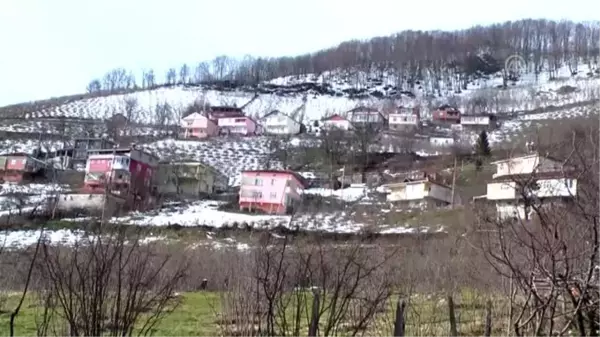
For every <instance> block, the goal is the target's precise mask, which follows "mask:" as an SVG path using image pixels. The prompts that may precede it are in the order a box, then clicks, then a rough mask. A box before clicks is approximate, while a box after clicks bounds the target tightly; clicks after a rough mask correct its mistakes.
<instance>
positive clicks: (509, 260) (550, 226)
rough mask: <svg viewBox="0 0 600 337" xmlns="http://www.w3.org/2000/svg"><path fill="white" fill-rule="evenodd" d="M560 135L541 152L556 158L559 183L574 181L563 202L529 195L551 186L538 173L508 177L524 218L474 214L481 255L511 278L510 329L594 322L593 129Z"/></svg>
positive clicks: (588, 331) (582, 330)
mask: <svg viewBox="0 0 600 337" xmlns="http://www.w3.org/2000/svg"><path fill="white" fill-rule="evenodd" d="M560 139H563V140H564V141H562V142H560V143H556V142H554V143H553V144H551V145H550V146H548V149H552V152H551V153H549V154H551V155H553V156H554V157H557V158H561V160H562V166H561V168H560V176H559V177H557V178H559V179H565V180H564V184H570V182H571V181H572V179H576V181H577V182H576V184H577V185H576V194H575V193H573V194H571V195H569V196H566V198H567V199H568V201H558V202H557V201H556V200H552V201H549V200H548V199H545V198H540V197H538V194H537V193H536V191H538V190H540V189H546V190H548V189H549V188H551V187H547V186H545V183H544V181H543V177H538V173H534V174H531V175H528V176H526V177H522V178H521V177H519V178H514V179H513V180H514V181H513V182H514V184H515V186H517V194H518V196H519V198H520V200H521V203H522V205H523V207H524V208H525V211H524V213H525V216H518V217H517V218H516V219H514V220H510V219H509V220H506V219H498V218H496V217H495V216H493V215H489V214H482V215H481V216H480V220H479V222H478V231H479V234H478V235H477V237H478V239H479V240H480V241H479V243H480V246H481V248H482V249H483V251H484V254H485V256H486V258H487V259H488V261H489V263H490V264H491V265H492V266H493V267H494V269H495V270H496V271H497V273H498V274H499V275H501V276H503V277H506V278H508V279H510V280H511V281H512V282H514V285H515V295H516V296H514V295H513V294H511V298H510V299H511V306H512V308H513V310H512V312H514V315H513V316H512V317H510V319H511V325H512V330H513V332H514V334H516V335H523V334H536V335H548V336H552V335H555V334H559V335H562V334H565V333H566V332H567V331H569V330H576V331H577V333H578V334H580V335H582V336H585V335H595V334H596V333H597V331H598V329H599V326H600V322H599V321H598V319H597V317H598V313H599V312H598V306H599V303H600V302H599V298H600V294H599V291H598V287H597V283H598V278H597V277H598V276H597V275H595V273H597V272H596V270H597V269H598V266H599V265H600V262H599V261H600V259H599V257H598V249H599V248H600V243H599V239H598V220H599V219H598V217H599V216H598V214H599V213H600V210H599V208H598V202H599V200H598V188H599V184H598V176H599V171H598V164H599V159H598V141H599V139H598V129H597V126H595V127H592V128H590V127H588V128H586V129H572V130H568V131H567V132H566V133H565V134H564V136H563V137H561V138H560ZM539 146H540V147H541V148H546V147H545V146H543V145H539ZM542 151H543V150H542ZM542 173H543V172H542ZM540 174H541V173H540ZM558 181H561V180H558ZM563 187H564V186H563ZM567 187H568V186H567ZM556 188H560V187H556ZM567 190H568V189H567Z"/></svg>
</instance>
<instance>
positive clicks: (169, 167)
mask: <svg viewBox="0 0 600 337" xmlns="http://www.w3.org/2000/svg"><path fill="white" fill-rule="evenodd" d="M228 182H229V179H228V178H227V177H226V176H225V175H223V174H222V173H221V172H219V171H218V170H216V169H215V168H213V167H211V166H209V165H206V164H204V163H201V162H199V161H177V162H161V163H159V165H158V172H157V174H156V185H157V187H158V192H159V193H161V194H176V195H183V196H202V195H210V194H214V193H217V192H219V191H224V190H226V189H227V186H228Z"/></svg>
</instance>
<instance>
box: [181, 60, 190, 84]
mask: <svg viewBox="0 0 600 337" xmlns="http://www.w3.org/2000/svg"><path fill="white" fill-rule="evenodd" d="M189 81H190V68H189V67H188V65H187V64H185V63H184V64H183V65H182V66H181V68H180V69H179V83H181V84H186V83H189Z"/></svg>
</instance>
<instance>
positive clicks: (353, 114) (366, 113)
mask: <svg viewBox="0 0 600 337" xmlns="http://www.w3.org/2000/svg"><path fill="white" fill-rule="evenodd" d="M348 119H349V120H350V123H352V124H353V125H354V126H366V125H369V126H371V127H375V128H383V127H384V126H385V125H386V123H387V120H386V119H385V117H384V116H383V114H382V113H381V112H380V111H379V110H377V109H375V108H369V107H365V106H359V107H356V108H354V109H352V110H350V111H348Z"/></svg>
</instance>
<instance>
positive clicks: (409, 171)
mask: <svg viewBox="0 0 600 337" xmlns="http://www.w3.org/2000/svg"><path fill="white" fill-rule="evenodd" d="M251 102H252V100H250V101H249V102H247V103H245V104H243V105H241V107H237V106H236V105H232V106H211V105H209V104H208V102H205V101H204V102H203V101H198V100H196V101H194V102H193V103H192V104H191V105H190V106H189V107H187V108H186V109H185V112H184V113H182V114H181V118H180V120H179V122H178V123H177V124H175V125H171V126H169V127H168V129H164V128H163V127H162V126H161V125H150V124H144V125H143V126H141V125H140V124H138V123H135V122H133V123H132V122H131V121H130V120H129V119H128V118H127V117H126V115H131V113H128V112H127V110H128V109H131V108H135V106H134V105H135V104H134V103H132V101H131V100H129V101H126V106H125V111H124V112H123V113H116V114H114V115H113V116H112V117H111V118H110V119H109V120H106V121H105V122H103V123H102V124H98V126H104V127H105V128H104V130H105V131H107V132H104V133H102V134H100V133H98V132H96V133H94V134H93V135H92V137H81V138H75V139H67V140H65V141H63V142H62V144H60V145H62V147H61V146H60V145H59V146H56V145H58V144H56V143H55V144H56V145H55V146H53V148H52V149H43V148H42V146H43V145H45V144H47V143H48V142H47V141H46V140H45V139H44V138H45V137H46V135H44V134H42V133H39V134H38V140H37V146H35V143H36V140H35V138H34V139H33V141H32V142H31V144H32V145H33V146H32V147H30V149H29V152H27V151H25V152H13V153H11V152H10V150H8V149H5V150H4V151H3V153H2V156H1V157H0V158H1V159H0V172H1V179H2V180H3V181H4V182H5V183H4V185H3V186H4V190H5V191H6V192H4V194H6V195H10V194H11V193H10V191H11V189H12V187H10V186H12V185H7V184H11V183H19V184H21V185H23V184H25V186H26V185H27V184H28V183H31V182H36V181H40V179H42V180H41V181H48V182H52V183H55V182H57V181H58V180H61V179H63V180H65V178H64V177H69V178H67V179H66V180H67V181H68V182H69V184H70V185H69V186H68V187H66V188H65V189H66V191H68V193H66V191H65V189H59V190H57V191H56V192H55V193H54V194H55V195H54V196H53V197H54V198H55V199H56V200H57V202H55V203H53V202H50V201H49V200H51V198H49V196H48V198H46V199H42V200H44V203H48V205H52V209H53V211H54V212H56V211H61V212H65V214H70V215H72V214H80V216H87V215H91V214H97V212H96V213H95V212H94V210H95V211H100V210H106V209H109V210H110V212H111V214H112V213H114V214H115V216H118V214H121V215H125V213H124V212H127V211H138V212H139V211H150V210H151V209H153V208H156V207H159V206H160V205H161V204H163V203H164V202H166V201H178V202H181V201H184V200H187V201H186V202H192V203H193V204H194V205H195V204H198V203H200V204H202V203H204V204H206V203H207V202H208V203H211V202H212V201H211V200H214V202H213V205H217V204H219V205H220V204H226V205H227V207H226V208H228V209H231V211H235V212H240V211H241V212H243V213H246V214H256V213H260V214H264V215H279V216H281V215H290V214H293V213H295V212H297V211H299V210H301V209H302V210H303V213H307V210H306V209H307V206H306V203H307V201H306V200H312V199H314V196H315V195H317V196H320V197H322V198H323V197H324V198H331V197H334V198H337V199H342V202H353V203H373V202H377V201H375V200H379V201H378V202H380V203H382V204H388V205H390V206H391V207H392V208H394V209H396V210H395V212H401V210H405V211H409V210H411V209H415V208H416V209H434V210H435V209H454V208H456V207H463V205H466V204H470V203H472V202H473V200H477V201H478V202H480V201H481V200H482V198H483V199H486V200H489V201H490V203H491V204H495V205H496V209H497V212H498V216H502V217H504V216H513V215H514V214H517V213H518V214H523V213H524V212H525V210H524V208H523V207H524V206H523V205H519V202H518V199H519V197H518V195H511V196H510V197H509V196H497V195H495V193H497V192H494V188H495V187H494V186H496V185H495V184H496V182H495V181H496V180H498V179H504V180H507V181H511V180H513V178H514V177H517V176H522V175H523V174H530V173H532V172H534V171H536V170H537V166H538V164H540V163H542V162H544V161H545V160H547V159H546V158H545V157H544V156H543V155H539V154H538V156H537V157H535V156H533V155H532V154H529V152H531V151H533V150H532V149H524V148H521V149H517V152H518V153H522V156H521V157H514V158H513V157H511V158H508V157H507V158H499V159H501V160H508V161H509V162H513V161H514V162H523V163H529V162H530V161H531V160H533V162H532V163H529V164H515V165H516V166H517V167H521V166H519V165H524V166H523V167H522V168H518V169H517V168H515V169H514V170H511V171H510V172H508V173H503V174H500V173H499V172H501V168H497V170H498V173H496V174H494V175H492V176H491V177H488V178H490V179H489V181H485V180H483V181H481V182H480V183H488V193H489V195H487V196H484V197H481V196H479V195H471V194H472V193H466V195H465V194H464V193H462V192H458V190H459V189H460V190H462V188H460V187H458V188H457V187H456V181H455V180H456V175H457V174H458V175H460V172H459V171H458V170H459V169H458V168H457V166H456V165H457V163H456V160H457V159H456V158H460V159H459V160H460V166H461V168H464V166H465V163H466V165H467V166H468V167H472V166H473V165H474V163H475V162H477V161H479V159H477V160H474V159H473V158H475V157H474V156H473V154H472V153H473V149H475V148H476V147H477V146H478V145H477V143H478V142H479V141H481V137H482V135H483V137H485V138H486V139H485V140H484V141H485V142H486V145H485V146H487V147H488V148H489V147H490V144H491V145H495V143H494V140H493V138H492V137H493V135H494V132H497V131H498V130H501V129H502V127H503V126H505V125H507V124H509V125H510V123H514V122H513V121H514V120H518V119H519V118H523V117H527V116H532V117H534V118H535V117H536V114H537V115H540V114H541V115H543V114H547V113H544V112H531V113H529V114H526V113H525V114H520V115H518V116H514V114H500V113H497V114H492V113H484V112H482V113H468V114H465V113H462V112H461V111H460V109H458V108H457V107H456V106H451V105H449V104H444V105H441V106H439V107H437V108H435V109H434V110H429V111H424V113H423V112H422V111H421V109H422V108H421V107H420V106H418V105H417V106H414V104H413V106H412V107H406V106H397V107H395V108H391V107H390V106H389V105H388V106H387V107H386V108H385V109H383V108H378V107H377V106H373V105H371V106H368V105H363V104H358V105H357V106H356V107H355V108H352V109H350V110H348V111H343V112H340V113H336V114H330V115H328V114H327V112H325V111H324V112H323V113H322V115H323V117H322V118H321V119H316V120H311V121H310V122H309V123H305V122H304V121H305V119H298V118H295V117H293V116H296V117H297V116H298V114H297V113H292V114H287V113H285V112H282V111H280V110H271V111H263V112H261V113H260V114H259V115H261V116H262V117H260V118H256V117H251V116H249V115H247V114H246V113H245V111H244V110H245V109H244V106H248V104H250V103H251ZM127 104H129V106H128V105H127ZM566 110H567V111H568V109H566ZM588 111H589V112H590V113H592V114H597V113H598V112H597V111H594V109H593V108H592V109H591V110H589V109H588ZM423 115H424V116H423ZM585 116H586V115H585V114H584V115H583V117H585ZM65 119H66V117H65ZM65 119H63V118H62V117H54V121H53V120H52V118H49V119H48V120H46V121H45V122H46V123H48V125H56V124H57V123H62V125H60V126H61V127H62V128H63V130H64V129H65V125H64V124H65V123H66V121H65ZM57 120H58V122H57ZM140 128H154V129H155V130H157V132H159V134H157V135H156V136H154V138H156V139H161V138H162V139H163V140H159V141H158V142H155V143H148V139H146V140H145V143H144V142H141V143H138V142H137V141H136V137H135V136H134V135H136V130H137V131H139V129H140ZM96 130H98V129H96ZM100 130H102V128H101V129H100ZM34 135H35V134H34ZM143 137H146V138H150V139H151V138H152V137H153V136H151V135H146V136H143ZM165 137H166V139H165ZM139 138H140V136H138V139H139ZM533 139H534V138H531V140H532V141H533ZM59 143H60V142H59ZM329 143H332V144H337V145H335V146H341V147H348V150H347V151H339V153H336V155H337V156H338V157H339V156H342V157H344V156H345V157H346V158H345V159H344V160H342V161H341V162H340V161H339V160H337V161H336V162H335V163H333V162H332V164H334V166H335V167H336V168H335V169H333V166H332V167H330V168H329V169H323V166H322V164H323V163H322V162H321V161H322V160H323V158H319V157H318V155H316V154H314V155H313V156H314V157H312V158H311V157H310V155H309V156H308V157H307V158H308V159H306V158H304V157H305V156H306V155H303V154H302V153H301V152H303V151H304V152H305V153H310V151H311V150H310V149H311V148H314V149H319V148H323V147H327V146H329V145H327V144H329ZM528 143H529V142H528ZM169 144H171V145H170V148H169ZM496 144H497V142H496ZM225 145H227V146H232V145H233V147H230V148H229V149H227V148H225V147H224V146H225ZM202 146H211V147H213V148H215V150H216V151H224V152H221V153H220V154H217V153H215V152H199V151H203V150H201V148H202ZM194 147H196V149H197V150H194ZM181 149H183V150H184V151H180V150H181ZM186 149H187V150H186ZM306 151H308V152H306ZM488 151H489V150H488ZM194 152H196V153H194ZM342 152H346V153H342ZM352 153H353V154H352ZM531 153H533V152H531ZM215 155H217V156H215ZM488 155H489V154H488ZM223 156H228V157H223ZM369 156H371V157H372V158H371V159H366V158H368V157H369ZM532 156H533V157H532ZM452 157H454V158H455V160H454V165H455V166H452V162H448V158H452ZM225 158H228V161H229V163H227V164H225V162H224V161H223V160H224V159H225ZM301 158H302V159H301ZM361 158H362V159H361ZM530 158H534V159H530ZM338 159H341V157H340V158H338ZM548 160H549V159H548ZM444 162H445V164H439V163H444ZM492 164H496V162H494V163H492ZM224 165H225V166H224ZM229 165H231V166H229ZM440 165H441V166H440ZM444 165H445V166H444ZM228 166H229V167H228ZM509 166H511V167H512V166H513V165H512V164H511V165H509ZM491 169H492V168H491V166H490V167H487V168H486V170H488V171H489V170H491ZM478 170H479V169H478ZM382 171H384V173H382ZM57 177H61V178H60V179H59V178H57ZM264 177H267V178H264ZM562 181H563V180H561V178H557V180H551V181H549V182H548V183H549V184H555V185H556V184H558V185H560V184H561V182H562ZM575 184H576V182H575ZM559 190H561V189H560V188H559ZM561 191H562V190H561ZM480 192H483V191H480ZM543 193H546V194H547V195H545V196H544V198H559V197H565V195H563V194H565V193H567V194H568V193H571V190H567V192H564V191H562V192H556V193H558V194H556V195H555V194H553V193H554V192H543ZM561 193H562V194H561ZM34 199H35V202H33V203H30V202H23V201H20V202H21V206H20V208H19V209H18V210H15V209H12V210H11V207H10V206H9V207H8V210H5V211H3V213H2V215H3V216H4V217H10V216H11V215H13V214H14V213H15V212H18V213H19V214H22V212H23V209H21V208H26V209H28V210H29V209H34V210H35V212H42V213H43V212H44V207H46V205H45V204H44V207H41V206H40V199H39V198H34ZM308 203H309V204H310V201H309V202H308ZM511 203H513V204H514V203H516V204H515V205H513V206H514V207H512V208H511V207H508V206H507V205H510V204H511ZM7 204H8V205H10V204H11V202H10V201H8V202H7ZM303 205H304V206H303ZM184 207H185V206H184ZM190 207H195V206H190ZM220 208H222V206H220ZM84 210H85V211H84ZM180 212H181V211H180ZM184 212H187V211H185V208H184ZM223 212H225V211H223ZM311 212H312V213H315V212H317V213H318V212H320V211H318V210H313V211H311ZM311 212H308V213H311ZM335 212H337V213H341V214H343V213H344V212H340V210H339V209H337V210H335V211H334V213H335ZM243 213H242V214H243ZM199 216H200V218H199ZM232 216H233V217H234V218H235V215H232ZM252 217H253V216H252V215H249V216H246V217H244V219H247V220H246V221H250V222H252V219H253V218H252ZM338 217H340V216H339V215H338ZM341 217H344V218H345V219H344V221H350V222H353V221H355V220H352V219H351V218H352V217H348V216H345V215H342V216H341ZM341 217H340V218H339V219H341ZM171 218H172V221H170V222H169V223H168V224H178V222H185V223H187V224H188V225H189V222H190V221H192V222H196V224H201V223H202V221H204V220H202V219H201V218H202V215H200V214H196V213H192V214H191V215H190V218H191V220H190V219H182V220H176V219H177V217H171ZM259 219H271V218H269V217H267V218H264V216H263V217H262V218H259ZM273 219H274V220H276V219H278V218H273ZM276 221H278V220H276ZM333 221H335V220H333ZM216 226H217V227H220V226H222V224H219V225H216ZM311 226H312V225H310V226H307V227H311ZM329 226H330V225H329V224H327V223H323V224H322V228H319V226H317V228H313V229H314V230H327V228H328V227H329ZM364 226H365V224H363V225H361V224H360V223H359V224H354V225H353V226H351V227H353V228H355V229H356V228H360V227H364ZM394 226H395V229H394V228H393V227H394ZM313 227H314V226H313ZM388 227H390V226H386V228H384V229H382V230H383V231H388V232H394V231H398V232H404V231H407V232H410V231H412V230H414V228H410V227H408V228H407V227H406V226H405V224H402V223H395V224H394V223H392V224H391V227H390V228H388ZM443 227H444V226H443V225H442V224H438V226H437V228H436V229H435V230H440V228H443ZM355 229H354V230H355Z"/></svg>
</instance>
